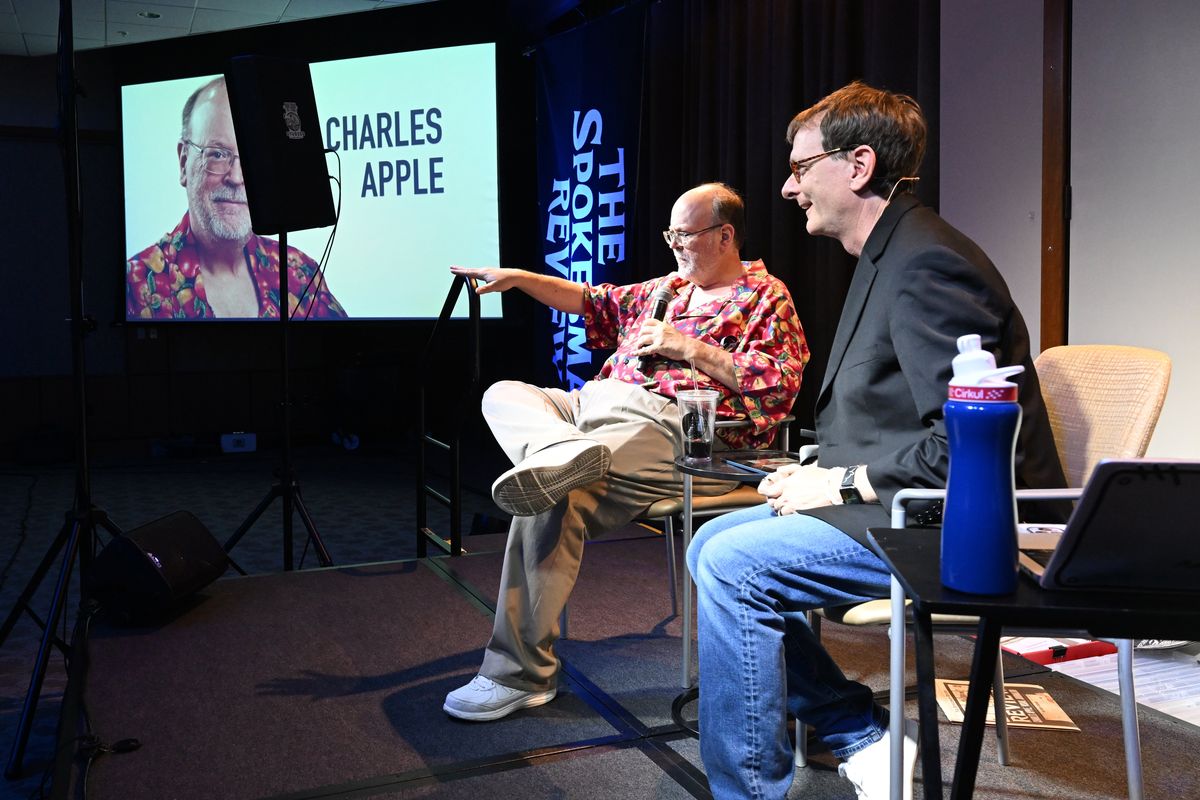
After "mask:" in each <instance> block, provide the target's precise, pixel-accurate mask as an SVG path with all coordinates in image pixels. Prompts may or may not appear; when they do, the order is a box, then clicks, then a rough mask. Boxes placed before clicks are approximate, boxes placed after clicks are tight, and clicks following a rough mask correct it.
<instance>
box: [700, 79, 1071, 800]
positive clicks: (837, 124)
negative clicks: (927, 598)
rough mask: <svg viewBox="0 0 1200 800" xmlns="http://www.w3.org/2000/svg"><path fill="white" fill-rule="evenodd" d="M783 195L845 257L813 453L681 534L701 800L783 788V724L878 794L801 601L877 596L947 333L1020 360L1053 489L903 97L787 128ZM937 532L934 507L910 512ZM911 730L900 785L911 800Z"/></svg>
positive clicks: (865, 724)
mask: <svg viewBox="0 0 1200 800" xmlns="http://www.w3.org/2000/svg"><path fill="white" fill-rule="evenodd" d="M788 141H789V142H790V143H791V145H792V150H791V159H790V162H791V170H792V174H791V175H790V176H789V177H788V179H787V181H786V182H785V183H784V186H783V196H784V197H785V198H786V199H788V200H792V201H794V202H795V203H796V204H797V205H798V206H799V207H800V209H801V210H802V211H803V212H804V213H805V217H806V227H807V230H808V232H809V233H811V234H813V235H819V236H830V237H833V238H835V239H837V240H838V241H840V242H841V243H842V245H843V246H844V247H845V248H846V250H847V251H848V252H849V253H851V254H852V255H855V256H858V264H857V266H856V267H855V272H854V277H853V279H852V281H851V284H850V289H849V293H848V295H847V297H846V301H845V305H844V306H843V308H842V315H841V319H840V321H839V323H838V329H837V333H836V334H835V336H834V339H833V344H832V347H831V352H830V358H829V366H828V368H827V371H826V374H825V377H824V381H823V383H822V387H821V392H820V394H819V396H818V398H817V407H816V429H817V439H818V443H819V445H820V448H819V455H818V461H817V463H815V464H810V465H806V466H801V467H793V468H785V469H783V470H780V471H779V472H777V473H774V474H773V475H772V476H770V477H769V478H768V479H766V480H764V481H763V483H762V485H761V486H760V488H759V490H760V492H761V493H762V494H763V495H764V496H765V497H766V499H767V503H766V504H765V505H763V506H760V507H758V508H752V509H746V510H744V511H739V512H735V513H733V514H728V515H726V516H724V517H720V518H718V519H715V520H713V521H711V522H709V523H707V524H706V525H704V526H703V527H701V529H700V530H699V531H698V532H697V535H696V538H695V539H694V541H693V542H692V545H691V548H690V550H689V551H688V562H689V566H690V567H691V569H692V574H693V575H694V576H695V577H696V581H697V584H698V586H699V597H700V599H699V614H700V625H699V635H700V644H699V651H700V680H701V693H700V717H701V719H702V720H703V721H704V722H703V733H702V735H701V754H702V756H703V758H704V764H705V767H706V770H707V772H708V778H709V783H710V786H711V787H712V789H713V794H714V795H715V796H717V797H731V798H732V797H751V798H782V797H784V796H785V795H786V794H787V789H788V786H789V785H790V783H791V780H792V752H791V745H790V744H789V742H788V737H787V729H786V713H787V712H791V713H792V714H793V715H795V717H796V718H797V719H798V720H800V721H802V722H804V723H807V724H809V725H811V726H812V727H813V728H814V729H815V732H816V735H817V736H818V737H820V738H821V739H822V740H823V741H824V743H825V744H826V745H827V746H828V747H829V749H830V750H831V752H832V753H833V754H834V755H835V756H837V757H838V758H840V759H842V761H843V763H842V764H841V765H840V768H839V772H840V773H841V774H842V775H844V776H845V777H847V778H848V779H849V780H850V781H851V782H852V783H853V784H854V786H855V790H856V792H857V793H858V797H859V798H870V800H876V798H878V799H879V800H884V798H887V797H888V793H889V785H888V780H889V779H888V775H889V770H888V754H889V747H888V744H887V738H888V737H887V732H886V731H887V722H886V713H885V712H884V710H883V709H882V708H880V707H878V706H877V705H876V704H875V703H874V701H873V699H872V696H871V691H870V689H869V688H867V687H866V686H863V685H862V684H859V683H856V682H854V681H851V680H848V679H847V678H846V677H845V675H843V674H842V672H841V670H840V669H839V668H838V666H837V664H835V663H834V662H833V660H832V659H831V658H830V657H829V654H828V653H827V652H826V651H825V649H824V648H823V647H822V645H821V643H820V642H819V641H818V640H817V639H816V638H815V637H814V636H813V635H812V631H811V630H810V629H809V628H808V625H807V623H806V622H805V619H804V614H805V612H806V611H809V610H811V609H813V608H819V607H823V606H830V605H837V604H844V603H849V602H855V601H859V600H865V599H870V598H876V597H887V596H888V592H889V575H888V571H887V569H886V568H885V567H884V566H883V564H882V562H881V561H880V560H879V559H878V558H877V557H876V556H875V555H873V554H872V553H871V552H870V551H869V550H868V549H867V548H866V547H865V546H864V543H865V538H866V530H867V528H868V527H869V526H886V525H887V524H888V513H887V509H888V508H889V507H890V504H891V500H892V497H893V496H894V495H895V493H896V492H897V491H899V490H900V489H902V488H905V487H924V488H942V487H944V486H945V485H946V476H947V468H948V461H949V459H948V453H947V449H948V448H947V439H946V430H945V422H944V420H943V418H942V404H943V403H944V402H945V401H946V390H947V385H948V383H949V380H950V377H951V374H952V371H951V360H952V359H953V357H954V355H955V354H956V353H957V348H956V341H957V339H958V337H959V336H962V335H964V334H969V333H977V334H980V336H981V337H982V340H983V346H984V348H986V349H987V350H989V351H991V352H992V353H993V354H994V356H995V358H996V363H997V364H999V365H1001V366H1007V365H1012V364H1022V365H1024V366H1025V372H1024V374H1023V375H1021V376H1020V377H1019V378H1018V379H1017V380H1018V382H1019V385H1020V402H1021V406H1022V411H1023V417H1022V425H1021V430H1020V433H1019V436H1018V443H1017V451H1016V458H1017V461H1016V476H1017V483H1018V485H1019V486H1028V487H1035V488H1042V487H1057V486H1062V485H1063V483H1064V481H1063V476H1062V470H1061V467H1060V466H1059V463H1058V456H1057V454H1056V451H1055V447H1054V440H1053V437H1052V434H1051V431H1050V425H1049V421H1048V419H1047V416H1046V410H1045V407H1044V405H1043V403H1042V397H1041V390H1040V388H1039V385H1038V381H1037V375H1036V373H1035V372H1034V369H1033V363H1032V360H1031V358H1030V353H1029V335H1028V332H1027V330H1026V327H1025V322H1024V320H1023V319H1022V317H1021V313H1020V311H1018V310H1017V308H1016V306H1015V305H1014V304H1013V300H1012V297H1011V295H1010V294H1009V291H1008V287H1007V286H1006V285H1005V283H1004V279H1003V278H1002V277H1001V276H1000V274H999V273H998V272H997V271H996V269H995V267H994V266H993V265H992V263H991V262H990V261H989V260H988V258H987V256H986V255H984V253H983V252H982V251H981V250H980V249H979V247H978V246H976V245H975V243H974V242H972V241H971V240H970V239H968V238H967V237H965V236H963V235H962V234H961V233H960V232H958V231H957V230H955V229H954V228H953V227H951V226H950V225H949V224H947V223H946V222H945V221H944V220H943V219H941V218H940V217H939V216H938V215H937V214H935V213H934V212H933V211H931V210H929V209H927V208H925V207H924V206H922V205H921V204H920V203H919V202H918V201H917V200H916V199H915V198H913V197H912V196H911V195H909V194H906V193H905V190H907V189H909V188H911V187H912V185H913V183H914V182H915V180H916V177H915V175H916V171H917V167H918V166H919V165H920V162H921V158H922V156H923V154H924V150H925V120H924V118H923V117H922V114H921V110H920V107H919V106H918V105H917V103H916V102H915V101H914V100H912V99H911V98H909V97H906V96H904V95H897V94H894V93H891V92H886V91H880V90H877V89H873V88H871V87H869V86H866V85H864V84H861V83H853V84H851V85H849V86H847V87H844V88H843V89H840V90H838V91H837V92H834V93H833V94H831V95H830V96H828V97H826V98H825V99H824V100H821V101H820V102H819V103H817V104H816V105H815V106H813V107H812V108H809V109H807V110H806V111H803V112H801V113H800V114H798V115H797V116H796V118H795V119H794V120H792V123H791V125H790V126H789V128H788ZM921 513H922V515H923V519H924V521H928V522H936V521H937V517H938V513H939V508H937V507H930V508H925V509H923V510H922V512H921ZM915 730H916V726H915V723H911V722H910V723H909V724H908V731H907V735H906V738H907V739H913V740H914V741H911V742H910V743H909V746H907V747H906V748H905V756H906V758H905V771H904V780H905V785H904V787H903V790H904V794H903V796H904V797H906V798H910V797H911V796H912V771H913V765H914V763H915V758H916V746H915Z"/></svg>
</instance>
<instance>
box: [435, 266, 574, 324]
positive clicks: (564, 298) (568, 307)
mask: <svg viewBox="0 0 1200 800" xmlns="http://www.w3.org/2000/svg"><path fill="white" fill-rule="evenodd" d="M450 271H451V272H453V273H454V274H455V275H465V276H466V277H468V278H474V279H475V280H477V281H481V283H480V284H479V286H478V287H476V289H475V293H476V294H488V293H490V292H506V291H508V290H509V289H520V290H521V291H522V292H524V293H525V294H527V295H529V296H530V297H532V298H533V299H534V300H537V301H538V302H539V303H545V304H546V305H548V306H550V307H551V308H557V309H558V310H559V311H562V312H565V313H567V314H582V313H583V311H584V308H583V284H579V283H572V282H571V281H568V280H565V279H563V278H560V277H558V276H557V275H542V274H539V273H537V272H530V271H529V270H524V269H509V268H507V267H458V266H454V267H450Z"/></svg>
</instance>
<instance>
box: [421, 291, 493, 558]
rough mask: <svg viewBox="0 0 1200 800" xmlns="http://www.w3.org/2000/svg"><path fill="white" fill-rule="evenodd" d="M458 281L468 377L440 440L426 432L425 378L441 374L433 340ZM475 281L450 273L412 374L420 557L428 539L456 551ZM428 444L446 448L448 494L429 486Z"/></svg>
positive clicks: (473, 350)
mask: <svg viewBox="0 0 1200 800" xmlns="http://www.w3.org/2000/svg"><path fill="white" fill-rule="evenodd" d="M464 286H465V287H466V288H467V309H468V313H467V325H468V327H469V334H470V354H469V359H468V363H467V367H468V369H469V370H470V379H469V381H468V383H467V388H466V391H464V392H463V393H462V394H461V395H460V396H459V398H458V407H457V409H456V410H455V413H454V416H453V421H452V422H451V426H450V428H451V429H450V431H449V435H448V436H446V437H445V441H442V440H440V439H437V438H435V437H434V436H433V435H432V434H431V433H430V432H429V424H428V415H427V412H426V405H425V393H426V388H427V386H426V383H427V381H428V380H429V379H430V378H431V377H432V376H434V375H438V376H440V375H441V370H434V369H433V360H434V346H435V345H436V343H437V340H438V334H439V332H440V331H441V330H442V329H443V326H444V325H445V323H446V321H447V320H448V319H450V315H451V314H452V313H453V312H454V306H455V304H456V303H457V302H458V296H459V295H460V294H461V293H462V290H463V287H464ZM478 286H479V282H478V281H477V280H476V279H475V278H471V277H468V276H466V275H456V276H455V278H454V281H453V283H452V284H451V286H450V292H449V293H448V294H447V295H446V302H445V303H443V304H442V313H441V314H439V315H438V318H437V322H435V323H434V324H433V330H432V331H430V333H429V341H428V342H427V343H426V345H425V354H424V355H423V356H422V357H421V369H420V372H419V373H418V374H419V375H420V376H421V390H420V410H419V412H418V419H417V425H418V433H419V434H420V439H419V440H418V442H417V557H418V558H425V557H426V555H427V554H428V548H427V544H428V543H429V542H433V543H434V544H435V545H437V546H438V547H439V548H441V549H442V550H443V551H445V552H447V553H449V554H450V555H452V556H458V555H462V468H461V459H460V455H461V447H462V428H463V421H464V420H465V419H466V413H467V409H466V404H467V403H468V402H469V401H471V400H473V399H474V398H475V397H476V396H477V395H478V390H479V374H480V369H479V341H480V333H479V328H480V325H479V316H480V315H479V295H478V294H476V290H477V289H478ZM429 446H433V447H437V448H439V449H441V450H444V451H446V452H448V453H449V457H450V494H449V496H448V497H447V496H446V495H444V494H442V493H441V492H438V491H437V490H435V489H434V488H433V487H432V486H430V485H429V480H428V478H429V471H428V463H427V461H428V457H427V453H426V448H427V447H429ZM430 497H432V498H433V499H434V500H436V501H437V502H439V503H441V504H442V505H444V506H446V507H448V508H449V509H450V539H449V540H447V539H445V538H444V537H442V536H439V535H438V534H437V533H435V532H434V531H433V530H431V529H430V527H429V505H428V503H429V498H430Z"/></svg>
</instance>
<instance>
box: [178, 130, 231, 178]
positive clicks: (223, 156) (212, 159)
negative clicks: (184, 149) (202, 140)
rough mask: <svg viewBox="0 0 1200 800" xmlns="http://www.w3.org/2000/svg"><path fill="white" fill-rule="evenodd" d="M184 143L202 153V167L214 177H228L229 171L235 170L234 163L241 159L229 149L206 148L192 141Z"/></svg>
mask: <svg viewBox="0 0 1200 800" xmlns="http://www.w3.org/2000/svg"><path fill="white" fill-rule="evenodd" d="M183 141H184V143H185V144H188V145H191V146H192V147H194V148H196V149H197V150H199V151H200V159H201V165H202V166H203V167H204V171H205V172H207V173H210V174H212V175H228V174H229V170H231V169H233V162H234V161H237V160H238V159H239V158H240V157H241V156H239V155H238V154H237V153H235V152H233V151H232V150H230V149H229V148H227V147H214V146H208V147H205V146H202V145H198V144H196V143H195V142H193V141H191V140H190V139H184V140H183Z"/></svg>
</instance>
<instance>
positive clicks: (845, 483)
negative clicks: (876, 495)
mask: <svg viewBox="0 0 1200 800" xmlns="http://www.w3.org/2000/svg"><path fill="white" fill-rule="evenodd" d="M858 467H859V465H858V464H855V465H854V466H853V467H846V473H845V474H844V475H842V488H841V489H840V490H839V491H840V492H841V495H842V505H844V506H853V505H858V504H859V503H861V502H862V501H863V499H862V495H861V494H859V491H858V489H856V488H855V487H854V473H856V472H858Z"/></svg>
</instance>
